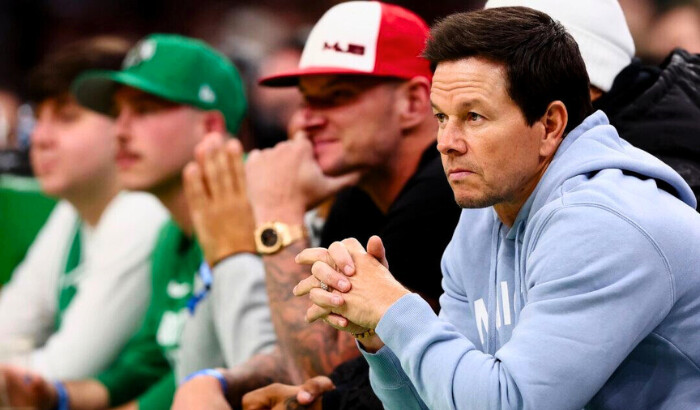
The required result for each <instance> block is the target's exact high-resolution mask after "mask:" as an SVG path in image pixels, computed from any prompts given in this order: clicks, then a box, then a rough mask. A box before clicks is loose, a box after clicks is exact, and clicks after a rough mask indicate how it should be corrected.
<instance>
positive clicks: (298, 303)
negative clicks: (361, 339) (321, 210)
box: [263, 240, 359, 384]
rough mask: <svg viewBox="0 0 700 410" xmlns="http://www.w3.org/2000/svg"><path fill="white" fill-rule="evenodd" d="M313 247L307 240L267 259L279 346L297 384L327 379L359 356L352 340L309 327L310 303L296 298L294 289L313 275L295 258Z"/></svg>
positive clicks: (322, 326) (316, 326)
mask: <svg viewBox="0 0 700 410" xmlns="http://www.w3.org/2000/svg"><path fill="white" fill-rule="evenodd" d="M309 246H310V245H309V243H308V241H306V240H302V241H296V242H294V243H293V244H291V245H290V246H288V247H286V248H284V249H283V250H282V251H280V252H279V253H277V254H275V255H270V256H265V257H264V258H263V259H264V261H265V270H266V283H267V292H268V298H269V300H270V309H271V312H272V321H273V324H274V326H275V331H276V332H277V343H278V345H279V348H280V351H281V353H282V355H283V357H284V360H285V363H286V365H287V367H288V372H289V375H290V377H292V379H293V381H294V383H295V384H298V383H302V382H303V381H305V380H306V379H308V378H310V377H313V376H317V375H327V374H329V373H330V372H331V371H332V370H333V369H334V368H335V367H336V366H337V365H339V364H340V363H343V362H344V361H346V360H349V359H351V358H353V357H356V356H357V355H358V354H359V352H358V350H357V348H356V347H355V343H354V340H353V338H352V336H350V335H348V334H345V333H344V332H338V331H337V330H335V329H333V328H332V327H330V326H329V325H327V324H325V323H323V322H317V323H312V324H309V323H306V320H305V319H304V318H305V315H306V309H308V307H309V301H308V299H307V298H297V297H295V296H294V295H292V289H293V288H294V286H295V285H296V284H297V283H299V281H301V280H303V279H305V278H307V277H308V276H309V275H310V274H311V269H310V268H309V267H308V266H302V265H298V264H297V263H296V262H294V257H295V256H296V255H297V254H298V253H299V252H301V251H302V250H303V249H305V248H307V247H309Z"/></svg>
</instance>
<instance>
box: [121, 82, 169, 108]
mask: <svg viewBox="0 0 700 410" xmlns="http://www.w3.org/2000/svg"><path fill="white" fill-rule="evenodd" d="M114 102H115V103H116V104H117V106H119V105H124V104H135V103H142V102H147V103H151V104H158V105H161V106H163V107H175V106H179V105H182V104H180V103H176V102H174V101H170V100H166V99H165V98H163V97H159V96H157V95H155V94H151V93H149V92H146V91H143V90H139V89H138V88H134V87H129V86H127V85H123V86H120V87H119V88H118V89H117V91H115V93H114Z"/></svg>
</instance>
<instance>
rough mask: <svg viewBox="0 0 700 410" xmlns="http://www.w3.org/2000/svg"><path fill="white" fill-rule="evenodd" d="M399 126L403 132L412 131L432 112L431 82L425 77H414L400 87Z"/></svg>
mask: <svg viewBox="0 0 700 410" xmlns="http://www.w3.org/2000/svg"><path fill="white" fill-rule="evenodd" d="M399 88H400V89H399V91H400V96H399V98H400V101H399V102H398V105H397V107H398V110H399V121H400V123H399V125H400V126H401V129H402V130H406V129H411V128H413V127H416V126H417V125H419V124H421V123H422V122H423V121H425V113H426V111H430V110H431V108H430V82H429V81H428V79H426V78H423V77H414V78H412V79H410V80H408V81H406V82H405V83H403V84H401V86H400V87H399Z"/></svg>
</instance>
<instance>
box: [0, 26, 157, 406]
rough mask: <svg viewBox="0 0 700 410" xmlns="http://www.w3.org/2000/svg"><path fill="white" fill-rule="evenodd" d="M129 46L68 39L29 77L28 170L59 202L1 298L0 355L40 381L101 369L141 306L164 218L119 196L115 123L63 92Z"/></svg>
mask: <svg viewBox="0 0 700 410" xmlns="http://www.w3.org/2000/svg"><path fill="white" fill-rule="evenodd" d="M128 47H129V44H128V43H127V42H126V41H125V40H122V39H120V38H114V37H98V38H94V39H89V40H84V41H81V42H78V43H74V44H71V45H68V46H66V47H64V48H63V49H61V50H58V51H57V52H56V53H54V54H52V55H49V56H48V58H47V59H46V60H45V61H44V62H42V63H41V64H40V65H39V66H38V67H37V68H36V70H35V71H34V72H33V73H32V75H31V77H30V78H31V81H30V84H31V89H32V94H33V99H34V100H35V101H36V102H37V103H38V108H37V122H36V126H35V128H34V131H33V133H32V145H31V160H32V166H33V168H34V171H35V173H36V176H37V179H38V181H39V183H40V186H41V189H42V191H43V192H44V193H46V194H47V195H50V196H53V197H57V198H59V199H61V201H60V202H59V203H58V205H57V206H56V207H55V208H54V210H53V211H52V213H51V215H50V217H49V219H48V221H47V223H46V224H45V225H44V227H43V228H42V229H41V231H40V233H39V235H38V236H37V238H36V240H35V241H34V242H33V243H32V246H31V247H30V249H29V252H28V254H27V256H26V258H25V259H24V261H23V262H22V264H21V265H19V266H18V267H17V268H16V269H15V271H14V274H13V277H12V280H11V281H10V283H9V284H8V285H7V286H5V287H4V288H3V289H2V291H1V292H0V350H2V349H3V348H4V349H5V350H6V352H5V354H6V355H11V356H12V357H9V358H8V360H9V361H10V362H11V363H13V364H15V365H18V366H21V367H23V368H26V369H27V370H30V371H32V372H34V373H37V374H39V375H42V376H43V377H47V378H60V379H77V378H84V377H91V376H95V375H96V374H98V373H99V372H101V371H103V370H105V369H106V368H107V367H108V366H109V365H110V364H111V363H112V362H113V361H114V360H115V359H116V357H117V356H118V354H119V351H120V350H121V349H122V348H123V347H124V345H125V344H126V343H127V341H128V340H129V338H130V337H131V335H133V334H134V332H135V331H136V330H137V329H138V327H139V326H140V324H141V321H142V320H143V316H144V314H145V313H146V308H147V307H148V301H149V298H150V289H151V285H150V279H151V275H150V256H151V252H152V251H153V247H154V245H155V242H156V239H157V236H158V231H159V229H160V228H161V226H162V225H163V224H164V223H165V221H166V219H167V212H166V211H165V209H164V208H163V207H162V205H160V204H159V203H158V201H157V200H156V199H155V198H154V197H153V196H151V195H148V194H145V193H129V192H124V191H121V188H122V186H121V185H120V183H119V180H118V175H117V165H116V163H115V162H114V156H115V155H116V153H117V144H116V141H115V139H114V121H113V120H112V119H111V118H109V117H108V116H106V115H103V114H99V113H97V112H94V111H91V110H89V109H87V108H85V107H83V106H81V105H79V104H78V102H77V101H76V100H75V97H74V95H73V94H72V93H71V92H70V85H71V82H72V81H73V80H74V79H75V77H77V76H78V75H79V74H80V72H81V71H83V70H87V69H114V68H117V67H119V64H120V62H121V61H122V60H123V59H124V55H125V54H126V51H127V50H128ZM4 216H6V215H4ZM10 350H14V353H15V354H14V355H13V354H12V352H11V351H10ZM22 350H24V351H22ZM0 361H2V359H0ZM0 404H1V403H0Z"/></svg>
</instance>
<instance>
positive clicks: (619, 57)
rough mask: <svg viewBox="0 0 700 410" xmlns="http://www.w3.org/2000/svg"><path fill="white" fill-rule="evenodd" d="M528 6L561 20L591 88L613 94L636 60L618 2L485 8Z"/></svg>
mask: <svg viewBox="0 0 700 410" xmlns="http://www.w3.org/2000/svg"><path fill="white" fill-rule="evenodd" d="M512 6H524V7H530V8H532V9H535V10H539V11H541V12H543V13H547V14H549V16H550V17H552V18H553V19H555V20H558V21H559V22H560V23H561V24H562V25H563V26H564V27H565V28H566V30H567V31H568V32H569V34H571V36H572V37H573V38H574V40H576V42H577V43H578V48H579V49H580V50H581V56H582V57H583V61H584V63H586V70H587V71H588V77H589V78H590V81H591V85H593V86H595V87H597V88H600V89H601V90H602V91H604V92H608V91H610V87H612V84H613V81H614V80H615V77H617V75H618V74H619V73H620V71H622V69H623V68H625V67H626V66H628V65H629V64H630V62H631V61H632V57H634V41H633V40H632V34H630V30H629V27H627V22H626V21H625V16H624V14H623V13H622V9H621V8H620V4H619V3H618V2H617V0H582V1H566V0H489V1H488V2H487V3H486V6H485V8H487V9H489V8H495V7H512Z"/></svg>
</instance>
